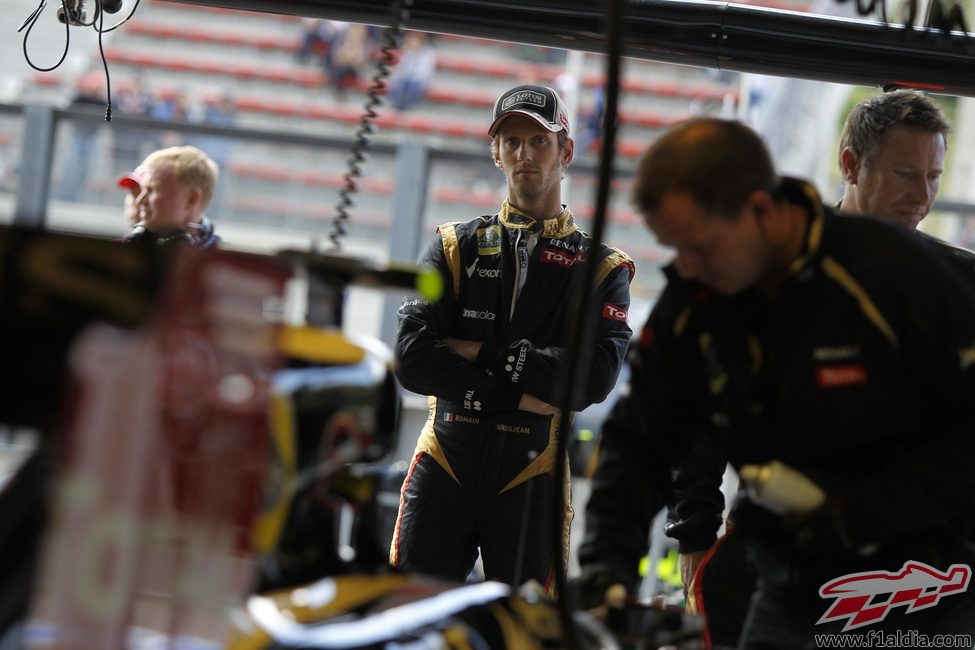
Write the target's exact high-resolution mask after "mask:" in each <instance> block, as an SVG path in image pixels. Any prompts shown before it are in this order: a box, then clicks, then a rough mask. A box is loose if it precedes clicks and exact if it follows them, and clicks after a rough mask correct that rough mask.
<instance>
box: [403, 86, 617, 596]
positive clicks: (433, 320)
mask: <svg viewBox="0 0 975 650" xmlns="http://www.w3.org/2000/svg"><path fill="white" fill-rule="evenodd" d="M487 135H488V137H490V138H491V157H492V160H493V162H494V164H495V166H496V167H497V168H498V169H500V170H501V171H502V172H503V173H504V176H505V178H506V180H507V188H508V193H507V198H506V199H505V200H504V202H503V203H502V204H501V206H500V209H499V210H498V212H497V213H496V214H494V215H492V216H483V217H477V218H475V219H473V220H470V221H466V222H455V223H448V224H444V225H442V226H440V227H439V228H438V229H437V235H436V238H435V239H434V240H433V242H431V244H430V246H429V248H428V249H427V251H426V253H425V254H424V255H423V262H424V263H425V264H428V265H429V266H431V267H432V268H435V269H437V270H438V271H439V272H440V274H441V276H442V277H443V280H444V286H445V287H448V288H450V289H449V290H448V291H446V292H445V295H444V297H443V298H442V299H441V300H440V301H438V302H436V303H430V302H426V301H423V300H408V301H406V302H405V303H403V305H402V306H401V307H400V310H399V333H398V338H397V344H396V351H397V353H398V357H399V360H400V363H399V367H398V369H397V376H398V377H399V379H400V381H401V382H402V384H403V386H404V387H405V388H407V389H409V390H412V391H414V392H417V393H419V394H421V395H427V396H429V397H428V400H429V405H430V417H429V420H427V423H426V425H425V426H424V427H423V429H422V431H421V432H420V436H419V440H418V441H417V446H416V451H415V453H414V456H413V462H412V464H411V466H410V469H409V473H408V475H407V477H406V480H405V481H404V483H403V488H402V493H401V498H400V507H399V514H398V517H397V521H396V529H395V532H394V538H393V542H392V546H391V548H390V563H391V564H392V565H393V566H395V567H397V568H400V569H403V570H405V571H413V572H418V573H426V574H433V575H437V576H442V577H447V578H451V579H455V580H464V579H465V577H466V576H467V575H468V573H469V572H470V571H471V569H472V567H473V566H474V562H475V559H476V557H477V555H478V552H480V555H481V559H482V560H483V565H484V575H485V577H486V578H487V579H488V580H498V581H501V582H506V583H508V584H519V583H521V582H522V581H525V580H531V579H533V580H536V581H537V582H538V583H539V584H540V585H542V587H544V588H545V589H546V590H548V591H550V592H551V591H552V590H553V580H554V573H555V569H556V566H557V564H556V563H557V562H562V563H563V565H564V563H565V561H566V554H567V549H568V524H569V521H570V520H571V511H570V512H567V513H566V515H565V518H564V520H563V522H564V523H563V525H564V528H563V530H562V534H563V542H564V546H563V548H562V555H561V557H559V553H558V551H555V550H553V549H552V545H551V544H549V543H547V542H546V541H545V540H548V539H549V531H551V526H552V522H553V517H552V516H551V515H552V514H553V513H552V507H553V506H552V504H553V503H554V502H555V500H554V499H555V494H557V493H558V492H557V491H560V490H561V491H564V492H565V493H566V494H567V491H568V482H567V481H566V483H565V484H562V485H559V484H557V483H556V481H555V479H554V468H555V459H556V455H555V454H556V451H555V450H556V440H557V436H558V410H557V409H556V408H555V407H554V406H553V404H555V403H556V401H557V398H558V391H559V389H560V386H559V379H560V377H561V373H562V362H563V359H564V357H565V348H564V346H565V345H566V343H567V341H566V337H567V336H568V333H569V332H570V331H571V330H572V327H573V324H572V320H573V319H574V318H575V309H574V305H575V301H574V300H573V296H574V295H575V293H576V292H577V291H578V290H580V289H581V287H580V286H579V285H580V283H581V282H582V281H583V277H584V275H583V274H582V273H580V269H581V268H582V267H583V263H590V264H594V265H596V269H597V270H596V285H595V290H594V293H593V296H592V299H591V302H590V303H589V304H588V305H587V307H588V309H589V310H590V313H591V314H592V316H593V317H594V319H593V321H594V325H593V331H594V336H593V340H592V345H591V346H590V347H589V348H588V359H587V361H588V365H587V366H586V367H587V369H588V372H587V373H586V374H585V376H584V377H583V378H581V379H580V385H579V392H578V394H577V395H575V396H574V397H573V401H572V403H571V404H570V408H572V410H581V409H583V408H585V407H587V406H589V405H590V404H593V403H595V402H600V401H602V400H604V399H605V398H606V396H607V394H609V392H610V391H611V390H612V388H613V386H614V385H615V384H616V378H617V376H618V374H619V371H620V367H621V366H622V364H623V357H624V355H625V354H626V350H627V347H628V345H629V340H630V333H631V330H630V327H629V325H628V324H627V310H628V309H629V305H630V294H629V284H630V280H631V279H632V277H633V273H634V266H633V262H632V260H631V259H630V258H629V257H628V256H627V255H626V253H624V252H623V251H620V250H618V249H616V248H613V247H611V246H607V245H605V244H604V245H602V246H601V247H600V248H598V249H595V250H594V249H593V248H592V239H591V238H590V236H589V235H588V234H587V233H585V232H583V231H582V230H580V229H579V227H578V226H577V225H576V222H575V218H574V216H573V214H572V211H571V210H570V209H569V208H568V206H566V205H565V204H564V203H563V202H562V189H561V181H562V177H563V176H564V175H565V170H566V167H568V165H569V164H570V163H571V162H572V155H573V151H574V143H573V141H572V139H571V138H570V136H569V119H568V116H567V113H566V110H565V104H564V103H563V102H562V99H561V98H560V97H559V95H558V93H556V92H555V91H554V90H553V89H551V88H548V87H545V86H536V85H522V86H517V87H515V88H512V89H510V90H508V91H507V92H505V93H503V94H502V95H501V96H500V97H499V98H498V100H497V102H496V103H495V106H494V113H493V116H492V123H491V126H490V128H489V129H488V131H487Z"/></svg>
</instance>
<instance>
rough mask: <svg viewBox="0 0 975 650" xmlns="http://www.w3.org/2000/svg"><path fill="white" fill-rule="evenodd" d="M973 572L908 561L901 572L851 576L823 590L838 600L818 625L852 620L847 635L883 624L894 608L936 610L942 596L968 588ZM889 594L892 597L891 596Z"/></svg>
mask: <svg viewBox="0 0 975 650" xmlns="http://www.w3.org/2000/svg"><path fill="white" fill-rule="evenodd" d="M971 577H972V570H971V567H969V566H968V565H967V564H952V565H951V567H949V568H948V572H947V573H942V572H941V571H938V570H937V569H935V568H932V567H930V566H928V565H927V564H923V563H921V562H913V561H911V562H905V563H904V567H903V568H902V569H901V570H900V571H898V572H891V571H865V572H863V573H850V574H848V575H845V576H841V577H839V578H836V579H835V580H831V581H830V582H827V583H826V584H824V585H823V586H822V587H820V588H819V595H820V597H821V598H836V602H834V603H833V604H832V606H830V608H829V609H828V610H826V613H825V614H823V615H822V617H820V619H819V620H818V621H816V625H820V624H822V623H831V622H833V621H840V620H842V619H844V618H845V619H848V620H847V621H846V625H844V626H843V632H846V631H847V630H852V629H854V628H858V627H863V626H864V625H872V624H874V623H879V622H880V621H882V620H884V619H885V618H887V614H889V613H890V610H891V609H893V608H894V607H900V606H901V605H905V606H906V607H907V610H906V612H905V613H906V614H911V613H914V612H916V611H918V610H921V609H927V608H928V607H934V606H935V605H937V604H938V601H940V600H941V597H942V596H952V595H955V594H960V593H963V592H964V591H965V590H967V589H968V583H969V581H970V580H971ZM888 594H889V596H888Z"/></svg>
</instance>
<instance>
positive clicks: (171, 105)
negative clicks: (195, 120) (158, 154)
mask: <svg viewBox="0 0 975 650" xmlns="http://www.w3.org/2000/svg"><path fill="white" fill-rule="evenodd" d="M152 117H154V118H155V119H157V120H162V121H164V122H189V121H190V108H189V104H188V103H187V101H186V95H185V94H184V93H183V91H182V90H176V91H173V92H169V93H166V94H164V95H161V96H160V97H159V100H158V101H157V102H156V105H155V106H154V107H153V109H152ZM180 144H183V135H182V134H180V133H178V132H176V131H162V132H161V133H160V134H159V137H158V138H157V139H156V146H157V148H164V147H175V146H177V145H180Z"/></svg>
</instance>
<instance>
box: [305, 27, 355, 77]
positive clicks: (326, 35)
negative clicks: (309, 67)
mask: <svg viewBox="0 0 975 650" xmlns="http://www.w3.org/2000/svg"><path fill="white" fill-rule="evenodd" d="M301 27H302V35H301V46H300V47H299V48H298V51H297V52H296V53H295V58H296V59H297V60H298V63H305V62H307V61H308V57H310V56H311V55H312V54H317V55H320V56H321V57H322V61H323V64H324V66H325V68H326V69H328V67H329V58H330V57H331V53H332V48H333V47H334V44H335V40H336V39H337V38H339V37H340V36H341V35H342V32H344V31H345V30H346V28H347V27H348V23H344V22H342V21H339V20H319V19H317V18H302V19H301Z"/></svg>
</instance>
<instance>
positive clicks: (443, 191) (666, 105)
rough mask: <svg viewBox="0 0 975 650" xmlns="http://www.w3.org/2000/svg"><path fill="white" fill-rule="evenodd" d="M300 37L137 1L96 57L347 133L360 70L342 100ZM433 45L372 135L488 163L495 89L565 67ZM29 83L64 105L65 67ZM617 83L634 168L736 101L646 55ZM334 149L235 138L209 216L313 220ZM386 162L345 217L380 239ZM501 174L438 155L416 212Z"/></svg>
mask: <svg viewBox="0 0 975 650" xmlns="http://www.w3.org/2000/svg"><path fill="white" fill-rule="evenodd" d="M300 38H301V25H300V22H299V20H298V19H297V18H295V17H291V16H284V15H275V14H257V13H250V12H242V11H233V10H228V9H220V8H214V7H206V6H201V5H190V4H183V3H173V2H165V1H163V0H143V2H142V5H141V6H140V9H139V10H138V12H137V14H136V16H135V17H134V18H133V19H132V20H131V21H129V22H128V23H127V24H126V25H124V26H123V27H122V28H121V29H119V30H117V31H116V32H115V33H113V35H112V38H111V39H110V41H108V42H107V43H106V58H107V60H108V63H109V65H110V67H111V70H112V75H113V85H114V86H115V87H116V88H119V87H123V86H124V85H125V84H126V83H129V82H131V80H132V79H134V78H136V77H139V78H140V79H141V81H142V82H143V83H144V84H145V86H146V87H147V88H148V89H149V90H151V91H152V92H153V93H154V94H155V95H156V96H163V95H168V94H176V93H182V94H185V95H186V96H187V97H188V98H189V99H190V101H191V102H193V103H195V104H197V105H203V104H206V103H207V102H215V101H218V99H219V98H221V97H223V96H224V95H226V94H227V93H228V92H229V93H231V94H232V98H233V103H234V106H235V108H236V110H237V124H239V125H242V126H254V127H262V128H265V127H269V128H281V129H287V130H293V131H300V132H307V133H313V134H316V135H338V136H344V137H350V138H351V135H352V134H353V133H354V130H355V128H356V127H357V125H358V124H359V123H360V120H361V114H362V105H363V103H364V100H365V98H366V94H365V93H366V90H367V89H368V86H369V85H370V81H369V79H368V78H366V79H361V80H360V81H359V82H358V83H357V84H356V85H355V86H354V87H353V88H350V89H349V90H348V92H347V93H346V95H345V97H344V98H340V97H338V96H335V95H334V93H333V92H331V91H330V89H327V88H325V87H324V83H323V76H322V73H321V70H320V69H319V67H318V66H316V65H312V64H304V65H302V64H299V63H298V62H297V61H296V57H295V55H296V52H297V51H298V48H299V43H300ZM435 48H436V50H437V54H438V68H437V75H436V77H435V79H434V81H433V83H432V85H431V87H430V89H429V91H428V93H427V95H426V98H425V100H424V102H423V104H421V106H419V107H417V108H416V109H414V110H412V111H409V112H404V113H396V112H395V111H392V110H383V111H381V112H380V117H379V118H378V119H377V120H376V126H377V127H378V134H377V136H376V138H377V139H378V140H385V141H398V140H400V139H402V138H406V137H423V138H427V139H428V140H430V141H431V142H433V143H434V145H435V146H450V147H453V148H464V149H468V150H473V151H483V152H484V159H485V162H489V159H488V155H487V137H486V134H485V132H484V131H485V123H486V119H487V115H488V112H489V111H490V107H491V106H492V105H493V102H494V99H495V98H496V96H497V94H498V93H500V92H501V91H502V90H504V89H505V88H506V87H510V86H511V85H513V84H515V83H519V81H522V80H530V81H532V82H536V83H547V84H554V83H555V79H556V77H557V76H558V75H559V74H560V73H562V72H563V70H564V66H563V65H560V64H554V63H551V62H550V61H549V60H547V57H546V56H544V55H545V52H544V51H542V50H540V49H538V48H534V50H533V51H529V52H528V54H532V53H533V52H534V53H535V54H540V55H541V56H539V57H537V58H535V59H531V60H529V59H527V58H526V51H525V50H526V48H525V47H524V46H515V45H514V44H510V43H499V42H494V41H487V40H484V39H472V38H464V37H458V36H448V35H441V36H440V37H439V38H437V39H436V41H435ZM92 54H93V55H94V54H95V53H94V52H93V53H92ZM92 60H93V62H94V61H96V59H95V58H94V56H93V59H92ZM602 65H603V57H601V56H597V55H587V56H586V57H585V64H584V67H583V70H582V74H581V77H580V79H579V82H578V95H579V106H580V109H579V112H580V114H583V115H584V114H585V113H586V112H588V111H589V110H591V106H592V103H593V98H594V92H595V91H596V89H597V88H599V87H600V86H601V85H602V83H603V73H602V69H601V68H602ZM367 72H368V75H367V76H371V74H372V71H371V70H370V71H367ZM34 81H35V85H36V87H37V88H39V89H41V90H44V89H46V91H45V92H47V93H48V95H49V96H52V97H53V96H55V93H56V92H59V93H60V98H61V102H62V103H67V99H68V97H69V96H70V93H71V86H72V84H71V81H72V80H71V79H70V78H69V77H67V76H66V75H64V74H63V73H61V74H53V75H52V74H47V75H38V76H37V77H35V78H34ZM622 90H623V91H624V94H623V97H622V100H621V110H620V120H619V126H620V133H619V136H620V137H619V140H618V142H617V153H618V155H619V156H620V158H621V161H620V163H619V164H621V165H632V164H633V160H634V159H635V157H637V156H638V155H639V154H640V153H641V152H642V151H643V150H644V149H645V147H646V145H647V143H648V142H649V141H650V140H652V138H653V137H655V134H657V133H659V132H660V130H661V129H662V128H665V127H667V126H669V125H671V124H674V123H675V122H677V121H679V120H681V119H684V118H685V117H686V116H687V115H689V114H692V113H694V112H701V111H704V112H716V111H719V110H721V108H722V106H724V108H727V107H728V106H729V105H730V106H733V105H734V104H735V102H737V86H736V81H735V79H734V76H733V75H724V77H719V76H717V75H715V74H714V73H713V71H707V70H701V69H696V68H689V67H684V66H673V65H665V64H656V63H651V62H646V61H635V60H627V61H626V63H625V68H624V81H623V84H622ZM104 139H107V136H104ZM103 146H104V145H103ZM578 155H591V154H583V153H582V152H577V156H578ZM345 157H346V156H345V155H344V154H342V153H335V152H332V153H322V152H318V153H315V152H310V151H308V150H302V148H300V147H280V148H277V147H271V146H267V145H264V146H261V145H255V144H247V143H239V144H238V145H237V146H235V148H234V152H233V157H232V159H231V160H230V161H229V164H226V165H225V170H224V180H222V181H221V184H222V185H224V184H226V185H229V186H230V188H231V189H232V192H231V193H230V198H229V201H228V202H227V203H226V204H225V205H224V210H227V209H228V208H229V209H230V213H231V214H228V215H220V217H219V218H234V219H241V220H247V221H261V220H263V221H265V222H266V223H270V224H275V223H280V224H299V225H301V226H302V227H311V228H319V229H320V228H321V225H320V224H321V223H322V221H323V220H326V219H328V218H330V217H331V214H332V210H330V209H329V206H332V205H334V204H335V203H336V201H337V192H338V190H339V189H340V188H341V186H342V184H343V178H342V175H343V174H344V172H345ZM386 158H388V157H386ZM391 172H392V161H391V159H387V160H383V161H381V162H379V163H378V164H377V163H376V161H375V160H371V161H370V163H369V165H368V166H367V169H366V176H365V177H364V178H363V179H361V182H360V193H359V195H358V196H357V199H358V200H359V201H360V202H361V205H357V206H356V208H355V210H356V211H357V212H356V215H355V216H356V218H355V219H354V222H355V224H357V226H358V227H361V228H362V229H363V234H364V235H365V236H369V237H376V236H383V230H384V229H388V228H389V220H390V217H389V215H390V201H391V196H392V191H393V183H392V181H391V176H390V174H391ZM113 173H114V170H113ZM371 174H372V175H371ZM109 181H110V179H109ZM88 182H89V183H90V184H91V185H92V188H93V191H95V192H96V193H97V192H101V191H104V190H105V189H107V188H108V187H110V186H111V183H110V182H108V181H106V179H105V178H96V177H92V178H91V179H90V180H89V181H88ZM571 182H572V189H571V191H570V195H569V198H568V202H569V203H570V205H572V206H573V208H574V210H575V212H576V214H577V215H578V216H579V217H580V221H582V222H583V224H585V222H587V221H588V219H589V216H590V215H591V213H592V207H591V201H592V193H593V192H592V189H593V184H592V181H591V179H588V178H586V176H585V175H576V176H574V177H573V179H572V181H571ZM502 184H503V179H502V178H501V177H500V176H499V175H498V174H497V172H496V170H494V169H493V167H492V168H490V169H488V170H487V171H486V172H483V171H481V170H462V169H460V168H459V167H457V166H453V165H441V166H438V167H437V171H436V174H435V178H434V179H433V183H432V186H431V188H430V195H429V197H428V205H427V212H428V214H427V219H426V223H428V224H429V223H432V222H436V221H446V220H454V219H457V218H461V217H467V216H473V215H475V214H482V213H486V212H491V211H493V209H494V208H495V206H496V205H497V204H498V202H499V198H500V190H501V186H502ZM616 187H617V189H618V190H622V191H618V192H616V193H615V195H614V199H613V204H612V205H611V208H610V214H609V217H610V222H611V223H610V231H609V236H610V239H611V240H614V239H615V241H620V242H622V241H625V242H626V249H627V250H628V251H630V252H631V254H633V255H634V257H635V258H637V260H638V261H643V262H647V263H649V264H651V265H653V266H656V265H657V264H659V263H660V261H661V259H663V258H664V256H665V255H666V254H665V253H664V252H663V251H661V250H660V249H659V248H658V247H656V245H655V244H654V243H653V242H652V241H651V240H650V237H649V235H648V234H647V233H646V231H645V228H643V226H642V223H641V221H640V219H639V218H638V217H637V216H636V215H635V214H634V213H633V211H632V210H631V209H630V208H629V206H628V204H627V194H626V191H625V189H626V183H623V182H617V183H616ZM472 188H475V189H472ZM309 224H310V225H309ZM316 224H318V225H316ZM651 275H652V274H649V273H644V274H638V284H639V285H640V286H641V287H642V288H646V287H647V286H648V285H643V284H642V283H645V282H647V277H648V276H651Z"/></svg>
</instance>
